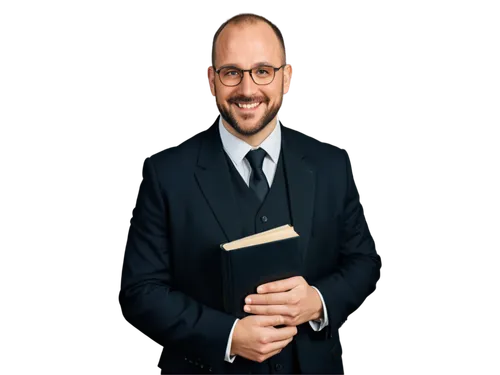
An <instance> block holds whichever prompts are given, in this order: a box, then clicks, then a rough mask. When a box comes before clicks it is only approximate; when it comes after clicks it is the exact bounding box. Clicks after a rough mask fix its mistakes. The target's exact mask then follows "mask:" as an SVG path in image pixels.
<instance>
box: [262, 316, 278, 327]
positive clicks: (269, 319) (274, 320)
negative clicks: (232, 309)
mask: <svg viewBox="0 0 500 375" xmlns="http://www.w3.org/2000/svg"><path fill="white" fill-rule="evenodd" d="M256 317H257V318H259V319H258V320H257V324H258V325H259V326H261V327H267V326H279V325H282V324H285V319H284V318H283V316H281V315H257V316H256Z"/></svg>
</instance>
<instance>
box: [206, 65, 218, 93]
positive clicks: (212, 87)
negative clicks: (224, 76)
mask: <svg viewBox="0 0 500 375" xmlns="http://www.w3.org/2000/svg"><path fill="white" fill-rule="evenodd" d="M216 74H217V73H215V70H214V67H213V66H209V67H208V83H209V85H210V91H212V95H213V96H215V75H216Z"/></svg>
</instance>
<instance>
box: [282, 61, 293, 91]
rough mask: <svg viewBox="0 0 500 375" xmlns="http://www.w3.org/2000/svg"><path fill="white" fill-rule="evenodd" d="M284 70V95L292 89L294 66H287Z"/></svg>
mask: <svg viewBox="0 0 500 375" xmlns="http://www.w3.org/2000/svg"><path fill="white" fill-rule="evenodd" d="M283 69H284V74H283V94H286V93H287V92H288V89H289V88H290V81H291V80H292V66H291V65H288V64H287V65H286V66H285V67H283Z"/></svg>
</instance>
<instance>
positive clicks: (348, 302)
mask: <svg viewBox="0 0 500 375" xmlns="http://www.w3.org/2000/svg"><path fill="white" fill-rule="evenodd" d="M342 151H343V153H344V156H345V173H346V189H345V191H346V193H345V199H344V207H343V215H342V218H343V219H342V220H343V225H342V237H341V238H342V240H341V245H340V249H339V251H340V254H339V258H338V259H339V261H338V264H337V266H336V267H335V269H334V271H333V272H332V273H331V274H330V275H328V276H326V277H325V278H323V279H321V280H319V281H318V282H315V283H314V285H315V286H316V287H317V288H318V289H319V290H320V291H321V294H322V296H323V298H324V300H325V303H326V306H327V307H328V309H327V311H328V321H329V325H328V327H327V330H328V332H327V334H328V335H329V336H330V337H332V336H333V332H334V331H336V330H337V329H338V328H340V326H341V325H342V324H343V323H344V322H345V321H346V320H347V317H348V316H349V315H350V314H351V313H352V312H354V311H355V310H356V309H357V308H358V307H359V306H360V305H361V304H362V303H363V301H364V300H365V299H366V297H368V296H369V295H370V294H371V293H372V292H373V291H374V290H375V285H376V283H377V281H378V279H379V278H380V268H381V266H382V262H381V259H380V257H379V255H378V254H377V252H376V250H375V243H374V241H373V238H372V236H371V234H370V231H369V230H368V225H367V223H366V220H365V216H364V214H363V207H362V206H361V203H360V201H359V194H358V191H357V189H356V185H355V183H354V178H353V174H352V168H351V163H350V161H349V156H348V154H347V152H346V151H345V150H342Z"/></svg>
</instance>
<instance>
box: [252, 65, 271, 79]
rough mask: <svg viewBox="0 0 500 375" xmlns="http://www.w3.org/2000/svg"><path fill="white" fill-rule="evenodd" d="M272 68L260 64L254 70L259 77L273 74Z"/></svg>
mask: <svg viewBox="0 0 500 375" xmlns="http://www.w3.org/2000/svg"><path fill="white" fill-rule="evenodd" d="M271 69H272V68H269V67H267V66H260V67H258V68H256V69H255V70H254V73H255V74H256V75H258V76H259V77H266V76H268V75H270V74H271Z"/></svg>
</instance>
